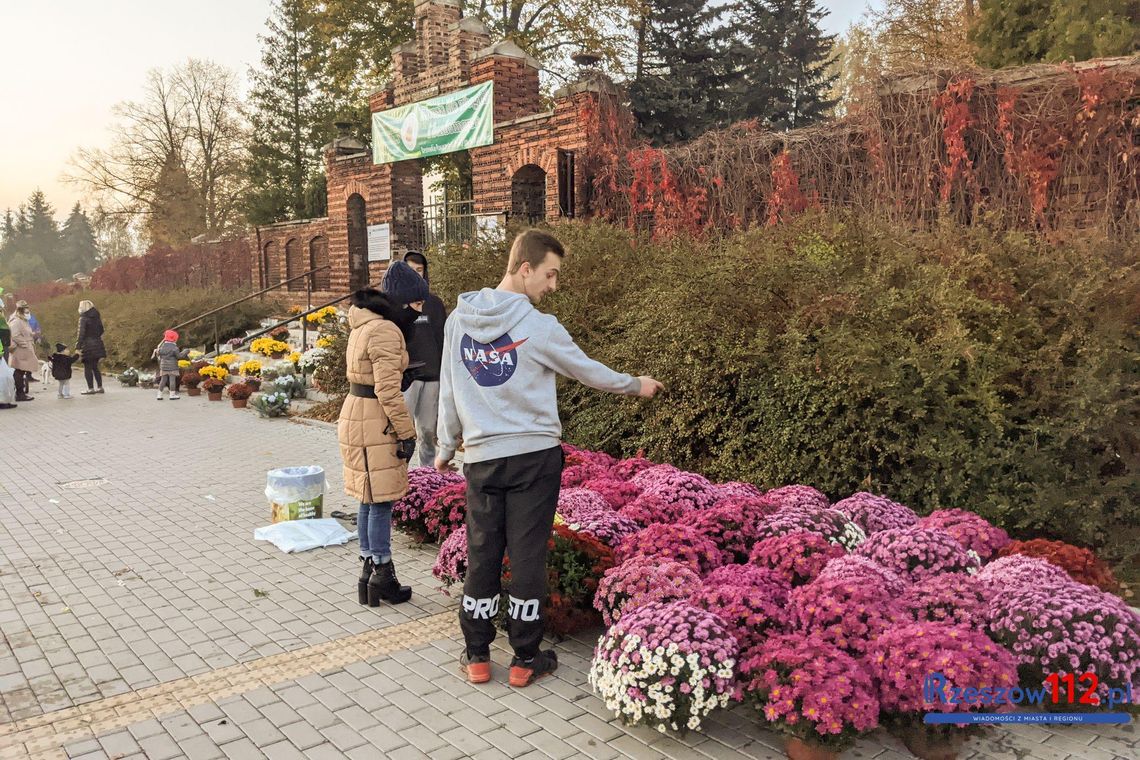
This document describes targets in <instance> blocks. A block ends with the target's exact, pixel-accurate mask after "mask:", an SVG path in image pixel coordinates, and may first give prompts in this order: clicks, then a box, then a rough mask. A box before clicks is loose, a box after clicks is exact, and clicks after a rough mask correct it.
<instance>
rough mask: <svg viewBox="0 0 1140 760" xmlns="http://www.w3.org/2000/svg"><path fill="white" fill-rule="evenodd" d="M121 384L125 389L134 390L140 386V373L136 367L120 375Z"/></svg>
mask: <svg viewBox="0 0 1140 760" xmlns="http://www.w3.org/2000/svg"><path fill="white" fill-rule="evenodd" d="M119 382H120V383H122V384H123V387H125V388H134V387H135V386H136V385H138V384H139V371H138V370H137V369H135V368H134V367H130V368H128V369H126V370H125V371H123V372H122V373H120V374H119Z"/></svg>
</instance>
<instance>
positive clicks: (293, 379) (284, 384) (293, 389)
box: [273, 375, 305, 399]
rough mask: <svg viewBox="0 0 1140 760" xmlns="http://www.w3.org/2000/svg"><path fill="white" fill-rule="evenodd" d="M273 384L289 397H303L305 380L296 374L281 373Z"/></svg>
mask: <svg viewBox="0 0 1140 760" xmlns="http://www.w3.org/2000/svg"><path fill="white" fill-rule="evenodd" d="M273 385H274V387H276V388H277V390H279V391H281V392H282V393H287V394H289V398H291V399H293V398H304V397H305V381H304V380H302V379H301V378H299V377H297V376H296V375H281V376H279V377H278V378H277V379H276V380H275V381H274V383H273Z"/></svg>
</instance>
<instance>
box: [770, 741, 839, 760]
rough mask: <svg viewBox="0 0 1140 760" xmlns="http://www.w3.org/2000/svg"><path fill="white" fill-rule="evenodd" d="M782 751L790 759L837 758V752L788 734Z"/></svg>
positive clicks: (824, 759)
mask: <svg viewBox="0 0 1140 760" xmlns="http://www.w3.org/2000/svg"><path fill="white" fill-rule="evenodd" d="M784 753H785V754H786V755H787V756H788V757H790V758H791V760H839V753H838V752H836V751H834V750H831V749H828V748H827V747H824V746H823V745H821V744H815V743H813V742H805V741H804V740H803V739H801V738H799V737H798V736H789V737H788V741H787V743H786V744H785V745H784Z"/></svg>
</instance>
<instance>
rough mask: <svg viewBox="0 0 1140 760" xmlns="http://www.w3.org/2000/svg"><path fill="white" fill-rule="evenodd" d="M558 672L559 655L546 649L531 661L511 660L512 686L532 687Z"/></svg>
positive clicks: (517, 658) (516, 658)
mask: <svg viewBox="0 0 1140 760" xmlns="http://www.w3.org/2000/svg"><path fill="white" fill-rule="evenodd" d="M556 670H558V655H557V654H555V653H554V650H553V649H546V650H543V651H541V652H539V653H538V654H536V655H535V656H534V657H532V658H530V659H529V660H523V659H520V658H519V657H515V658H514V659H513V660H511V686H517V687H520V688H521V687H523V686H530V685H531V684H532V683H534V682H535V681H537V680H538V679H540V678H542V677H543V676H548V675H550V674H551V673H553V672H554V671H556Z"/></svg>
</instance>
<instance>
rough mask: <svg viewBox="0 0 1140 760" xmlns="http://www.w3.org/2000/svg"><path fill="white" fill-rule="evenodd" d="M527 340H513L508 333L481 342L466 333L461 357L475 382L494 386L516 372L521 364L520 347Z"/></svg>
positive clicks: (460, 344) (461, 346)
mask: <svg viewBox="0 0 1140 760" xmlns="http://www.w3.org/2000/svg"><path fill="white" fill-rule="evenodd" d="M527 340H528V338H523V339H522V340H511V336H510V335H509V334H508V335H504V336H502V337H501V338H498V339H497V340H493V341H491V342H490V343H480V342H479V341H477V340H475V339H474V338H472V337H471V336H470V335H464V336H463V340H461V341H460V342H459V353H460V357H459V358H460V360H461V361H462V362H463V366H464V367H466V368H467V371H468V372H470V373H471V377H472V378H473V379H474V380H475V382H477V383H478V384H479V385H481V386H483V387H484V388H493V387H495V386H497V385H502V384H503V383H505V382H507V381H508V380H510V379H511V376H512V375H514V374H515V369H516V368H517V367H518V365H519V354H518V347H519V346H521V345H522V344H523V343H526V342H527Z"/></svg>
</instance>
